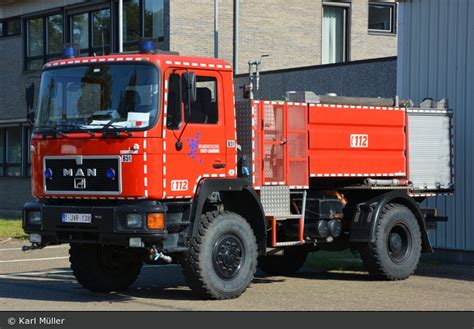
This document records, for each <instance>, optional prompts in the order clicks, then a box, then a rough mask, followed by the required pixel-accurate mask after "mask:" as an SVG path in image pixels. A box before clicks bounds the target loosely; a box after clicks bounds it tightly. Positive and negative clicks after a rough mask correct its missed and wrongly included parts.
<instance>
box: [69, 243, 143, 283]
mask: <svg viewBox="0 0 474 329" xmlns="http://www.w3.org/2000/svg"><path fill="white" fill-rule="evenodd" d="M69 255H70V257H69V261H70V263H71V269H72V271H73V273H74V276H75V277H76V279H77V281H78V282H79V283H80V284H81V285H82V286H83V287H84V288H86V289H89V290H91V291H95V292H112V291H121V290H125V289H127V288H128V287H129V286H131V285H132V284H133V282H135V280H136V279H137V277H138V275H139V274H140V271H141V268H142V265H143V263H142V261H141V260H140V259H141V258H140V257H136V255H135V254H133V253H132V252H131V251H130V250H129V249H126V248H122V247H113V246H100V245H80V244H71V249H69Z"/></svg>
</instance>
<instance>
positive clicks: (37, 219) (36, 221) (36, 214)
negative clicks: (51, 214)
mask: <svg viewBox="0 0 474 329" xmlns="http://www.w3.org/2000/svg"><path fill="white" fill-rule="evenodd" d="M27 221H28V224H31V225H41V211H30V212H28V213H27Z"/></svg>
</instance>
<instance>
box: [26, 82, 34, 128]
mask: <svg viewBox="0 0 474 329" xmlns="http://www.w3.org/2000/svg"><path fill="white" fill-rule="evenodd" d="M25 102H26V118H27V119H28V121H30V122H34V120H35V112H34V110H33V108H34V102H35V84H34V83H33V82H32V83H31V84H30V86H29V87H26V88H25Z"/></svg>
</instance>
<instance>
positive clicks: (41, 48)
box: [26, 14, 64, 70]
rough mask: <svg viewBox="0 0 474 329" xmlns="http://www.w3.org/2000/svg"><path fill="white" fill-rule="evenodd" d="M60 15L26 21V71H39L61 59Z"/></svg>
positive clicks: (61, 26)
mask: <svg viewBox="0 0 474 329" xmlns="http://www.w3.org/2000/svg"><path fill="white" fill-rule="evenodd" d="M63 43H64V42H63V16H62V15H61V14H56V15H50V16H43V17H35V18H30V19H28V20H27V21H26V69H27V70H40V69H41V68H42V67H43V65H44V64H45V63H46V62H48V61H51V60H54V59H58V58H60V57H61V54H62V49H63Z"/></svg>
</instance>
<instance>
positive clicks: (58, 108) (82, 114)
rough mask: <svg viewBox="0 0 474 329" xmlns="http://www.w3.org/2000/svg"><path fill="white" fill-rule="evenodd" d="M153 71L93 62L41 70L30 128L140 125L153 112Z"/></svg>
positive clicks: (147, 122) (151, 118)
mask: <svg viewBox="0 0 474 329" xmlns="http://www.w3.org/2000/svg"><path fill="white" fill-rule="evenodd" d="M158 100H159V86H158V70H157V69H156V68H155V67H153V66H151V65H149V64H144V63H133V64H131V63H130V64H128V63H127V64H118V63H117V64H107V63H103V64H102V63H97V64H88V65H84V66H70V67H64V68H59V69H51V70H47V71H44V72H43V74H42V76H41V86H40V92H39V101H38V115H37V120H36V124H35V131H36V132H40V131H42V130H50V129H55V130H57V131H61V132H64V131H80V130H88V131H90V130H95V129H104V130H105V129H126V130H133V129H142V128H147V127H148V126H150V125H151V124H153V122H154V121H155V119H156V117H157V115H158Z"/></svg>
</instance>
